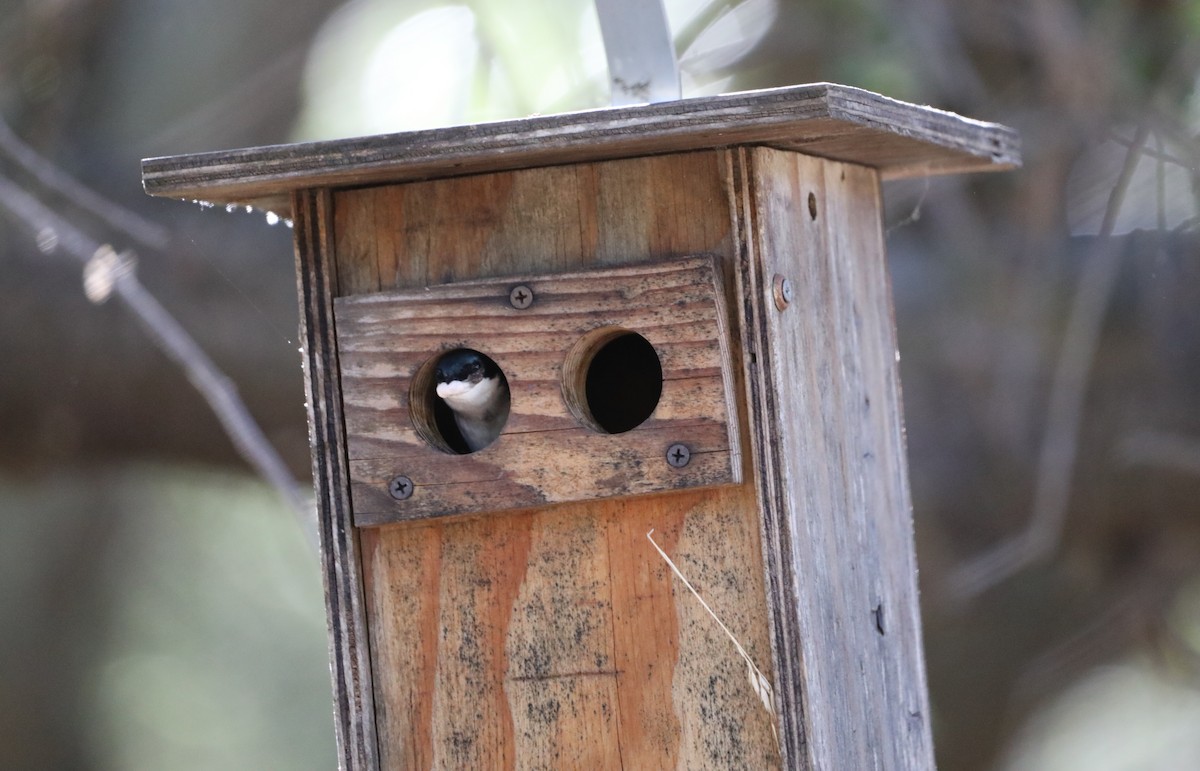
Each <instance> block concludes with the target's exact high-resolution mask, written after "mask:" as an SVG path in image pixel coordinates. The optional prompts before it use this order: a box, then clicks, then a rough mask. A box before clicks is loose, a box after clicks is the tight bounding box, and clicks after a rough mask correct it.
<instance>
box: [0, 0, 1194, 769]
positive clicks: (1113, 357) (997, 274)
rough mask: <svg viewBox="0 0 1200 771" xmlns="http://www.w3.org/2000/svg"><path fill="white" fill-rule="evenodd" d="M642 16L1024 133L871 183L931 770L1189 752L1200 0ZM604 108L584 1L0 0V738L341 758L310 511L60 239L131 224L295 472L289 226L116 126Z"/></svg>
mask: <svg viewBox="0 0 1200 771" xmlns="http://www.w3.org/2000/svg"><path fill="white" fill-rule="evenodd" d="M667 9H668V15H669V18H670V21H671V26H672V30H673V32H674V34H675V39H676V47H677V51H678V55H679V60H680V65H681V68H682V71H683V84H684V92H685V95H702V94H713V93H720V92H724V91H735V90H743V89H751V88H761V87H769V86H780V85H790V84H796V83H806V82H814V81H834V82H839V83H845V84H848V85H854V86H860V87H864V88H868V89H871V90H875V91H879V92H881V93H884V94H887V95H889V96H893V97H896V98H900V99H905V100H909V101H914V102H917V103H922V104H932V105H935V106H938V107H942V108H946V109H950V110H954V111H957V112H960V113H963V114H965V115H968V116H971V117H975V118H980V119H985V120H992V121H997V122H1001V123H1005V124H1007V125H1010V126H1013V127H1015V128H1017V129H1018V130H1019V131H1020V132H1021V134H1022V137H1023V140H1024V158H1025V165H1024V168H1023V169H1021V170H1019V171H1016V172H1012V173H1007V174H995V175H976V176H969V177H948V178H937V179H931V180H927V181H926V180H920V181H912V182H903V183H889V184H888V185H887V186H886V188H885V201H886V205H887V222H886V227H887V235H888V248H889V252H890V261H891V268H892V273H893V281H894V291H895V303H896V319H897V324H898V327H899V336H900V351H901V354H902V360H901V365H900V366H901V376H902V379H903V383H904V401H905V410H906V419H907V426H908V449H909V457H910V468H911V474H912V487H913V499H914V509H915V521H916V539H917V547H918V560H919V564H920V566H921V574H920V583H921V589H922V612H923V616H924V624H925V642H926V658H927V662H928V670H929V682H930V688H931V696H932V704H933V711H934V737H935V745H936V748H937V754H938V761H939V765H940V767H941V768H943V769H1101V770H1103V769H1192V768H1200V230H1198V228H1197V224H1198V220H1197V196H1198V193H1200V184H1198V182H1200V176H1198V175H1200V141H1198V139H1197V134H1198V131H1200V99H1198V98H1197V95H1196V89H1195V86H1196V80H1197V76H1198V75H1200V2H1187V1H1185V0H1009V1H1008V2H987V1H986V0H908V2H896V0H808V1H807V2H798V1H797V0H745V1H744V2H715V1H714V2H706V1H705V0H668V2H667ZM607 102H608V89H607V77H606V66H605V59H604V53H603V46H602V43H601V40H600V34H599V26H598V23H597V20H596V14H595V11H594V8H593V7H592V5H591V3H590V2H587V1H586V0H504V1H503V2H501V1H500V0H459V1H458V2H446V1H440V0H354V1H353V2H348V3H343V2H337V1H336V0H287V2H284V0H237V2H233V0H207V2H203V3H199V2H193V1H190V0H189V1H186V2H185V0H0V119H2V121H0V630H2V633H0V767H2V768H13V769H76V768H78V769H191V768H195V769H212V768H222V769H261V768H286V769H328V768H333V767H334V765H335V759H334V747H333V728H332V716H331V710H330V685H329V677H328V666H327V660H326V638H325V621H324V610H323V601H322V594H321V585H320V577H319V572H318V562H317V557H316V552H315V547H314V546H313V539H312V535H311V531H310V530H307V529H306V527H304V526H302V524H301V523H300V521H299V520H298V519H297V517H296V516H295V514H294V512H293V511H291V510H290V507H289V504H288V502H287V500H286V497H285V496H281V495H280V494H279V493H278V491H277V490H276V489H274V488H272V487H271V486H270V485H268V484H266V483H265V482H264V481H263V479H262V476H261V475H260V474H259V473H257V472H256V471H254V470H253V469H252V468H251V467H250V466H249V465H247V464H246V462H245V461H244V460H243V459H242V457H241V455H239V453H238V452H237V450H236V449H235V447H234V444H233V443H232V442H231V441H230V439H229V438H228V436H227V434H226V433H225V431H224V430H223V428H222V425H221V423H220V422H219V421H218V420H217V419H216V418H215V417H214V415H213V413H212V411H211V410H210V409H209V407H208V406H207V404H206V402H205V400H204V398H203V397H202V396H201V395H200V394H199V393H198V392H197V390H196V389H195V388H193V386H192V383H191V381H190V380H189V376H188V375H187V374H186V373H185V372H184V370H183V369H181V368H180V366H179V365H178V364H176V363H175V362H174V361H172V360H171V359H170V358H169V357H168V356H166V355H164V353H163V352H162V350H161V349H160V348H159V347H157V346H156V345H155V343H154V341H153V340H152V338H151V337H150V336H149V335H148V334H147V332H146V330H145V328H144V327H143V326H142V325H141V324H140V323H139V322H138V321H137V319H136V318H135V317H134V316H133V315H132V314H131V313H130V312H129V309H128V308H127V307H126V306H125V305H123V304H122V303H120V302H117V301H116V300H109V301H107V302H104V301H103V300H104V298H105V295H106V292H105V291H104V289H103V287H101V288H100V289H99V290H97V289H96V287H95V286H91V287H90V289H89V292H88V294H85V291H84V284H83V281H82V277H83V268H82V262H81V261H80V260H79V259H77V258H76V256H73V255H72V253H71V239H72V238H75V239H76V240H78V239H79V238H82V239H85V240H84V241H83V243H99V244H111V245H112V247H113V251H114V253H124V252H125V251H126V250H132V251H134V252H136V254H137V258H136V259H137V263H136V265H137V276H138V278H139V279H140V281H141V282H142V284H144V285H145V287H146V288H147V289H148V290H149V292H150V293H152V294H153V295H154V296H155V297H156V298H157V299H158V301H159V302H161V304H162V305H163V306H164V307H165V308H166V309H167V311H168V312H169V313H170V314H172V315H173V316H174V317H175V318H177V319H178V321H179V323H180V324H181V325H182V327H183V328H184V329H185V330H186V331H187V332H188V333H190V334H191V335H192V336H193V337H194V338H195V340H196V341H197V342H198V343H199V344H200V346H201V348H202V349H203V350H204V351H205V352H206V353H207V355H208V356H209V357H211V358H212V360H213V361H214V362H215V364H216V366H217V367H219V368H220V369H221V370H223V371H224V372H225V373H226V374H227V375H228V376H229V378H230V379H231V381H232V383H233V384H234V385H235V386H236V389H237V391H238V392H239V393H240V395H241V397H242V398H243V399H244V401H245V402H246V404H247V405H248V408H249V410H250V413H251V414H252V415H253V418H254V421H255V422H256V423H257V424H258V426H259V427H260V428H261V431H262V433H263V436H264V437H265V439H266V440H267V441H268V442H269V443H270V445H272V446H273V447H274V448H275V451H276V452H277V453H278V454H279V456H280V457H281V458H282V461H283V467H284V468H285V469H287V470H289V471H290V474H291V476H293V477H294V478H295V480H296V482H295V484H296V489H298V490H304V489H305V488H306V486H307V485H308V484H309V460H308V442H307V433H306V426H305V422H304V406H303V387H302V373H301V369H300V356H299V353H298V352H297V348H298V345H299V343H298V339H297V333H296V325H297V310H296V300H295V279H294V276H293V263H292V252H291V236H292V234H291V231H290V230H289V229H288V227H287V223H286V222H278V221H276V220H275V219H273V218H272V219H268V218H266V217H264V215H263V213H262V212H252V213H247V212H244V211H241V210H239V211H236V212H226V211H224V210H222V209H212V208H202V207H200V206H197V205H194V204H190V203H179V202H174V201H162V200H156V199H150V198H148V197H146V196H144V195H143V194H142V191H141V185H140V172H139V163H138V162H139V159H141V158H143V157H149V156H156V155H170V154H178V153H189V152H196V151H203V150H215V149H227V148H234V147H241V146H249V145H261V144H273V143H280V142H289V141H296V140H303V139H318V138H334V137H344V136H351V135H359V134H368V133H378V132H387V131H396V130H406V129H415V128H424V127H432V126H438V125H447V124H457V123H464V122H474V121H483V120H494V119H498V118H506V117H521V116H525V115H529V114H532V113H543V114H545V113H551V112H556V111H564V110H573V109H582V108H588V107H596V106H602V105H604V104H606V103H607ZM80 186H86V188H82V187H80ZM31 201H32V202H33V203H30V202H31ZM87 239H90V241H89V240H87Z"/></svg>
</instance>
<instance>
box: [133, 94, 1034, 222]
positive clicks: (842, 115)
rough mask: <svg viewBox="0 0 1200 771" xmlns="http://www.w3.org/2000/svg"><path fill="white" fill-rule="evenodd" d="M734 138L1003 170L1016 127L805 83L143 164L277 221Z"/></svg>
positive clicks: (896, 163)
mask: <svg viewBox="0 0 1200 771" xmlns="http://www.w3.org/2000/svg"><path fill="white" fill-rule="evenodd" d="M739 145H766V146H770V147H775V148H779V149H787V150H795V151H798V152H803V153H806V154H808V155H813V156H817V157H822V158H829V159H832V160H838V161H845V162H849V163H857V164H860V165H864V166H869V167H873V168H876V169H878V170H879V171H880V174H881V175H882V177H883V178H884V179H897V178H904V177H918V176H929V175H936V174H954V173H964V172H976V171H1003V170H1008V169H1012V168H1014V167H1016V166H1019V165H1020V163H1021V151H1020V138H1019V137H1018V135H1017V133H1016V132H1015V131H1014V130H1012V129H1010V128H1008V127H1006V126H1002V125H999V124H996V123H986V122H983V121H978V120H973V119H970V118H964V117H962V116H960V115H956V114H954V113H951V112H946V111H944V110H939V109H936V108H933V107H927V106H921V105H915V104H911V103H907V102H902V101H899V100H896V99H891V98H889V97H885V96H881V95H879V94H875V93H872V92H870V91H865V90H862V89H858V88H852V87H849V86H839V85H835V84H831V83H815V84H809V85H801V86H788V87H784V88H773V89H764V90H759V91H746V92H740V93H733V94H721V95H719V96H706V97H697V98H691V99H681V100H678V101H673V102H661V103H657V104H644V105H635V106H631V107H615V108H604V109H598V110H588V111H583V112H574V113H566V114H560V115H539V116H534V117H530V118H521V119H517V120H505V121H497V122H492V123H478V124H470V125H465V126H451V127H447V128H437V129H427V130H422V131H410V132H403V133H397V134H382V135H376V136H366V137H356V138H351V139H336V140H325V141H319V142H305V143H297V144H286V145H270V146H265V147H251V148H244V149H238V150H224V151H217V152H206V153H196V154H191V155H176V156H168V157H160V158H148V159H146V160H143V161H142V181H143V185H144V186H145V189H146V192H147V193H148V194H150V195H154V196H162V197H170V198H181V199H185V200H195V201H202V202H207V203H211V204H214V205H237V206H252V207H255V208H258V209H262V210H265V211H271V212H275V213H277V214H279V215H281V216H289V215H290V211H291V204H290V201H291V194H292V192H294V191H296V190H302V189H311V188H338V187H357V186H363V185H377V184H388V183H397V182H409V181H415V180H424V179H436V178H439V177H452V176H461V175H465V174H479V173H486V172H493V171H507V170H513V169H519V168H531V167H537V166H553V165H561V164H568V163H585V162H591V161H603V160H612V159H616V158H626V157H635V156H646V155H660V154H664V153H674V152H687V151H695V150H706V149H714V148H723V147H732V146H739Z"/></svg>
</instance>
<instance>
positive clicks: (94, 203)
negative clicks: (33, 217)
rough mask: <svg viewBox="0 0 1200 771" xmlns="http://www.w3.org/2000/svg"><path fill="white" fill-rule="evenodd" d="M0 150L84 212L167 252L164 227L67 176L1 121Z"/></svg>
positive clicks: (167, 238)
mask: <svg viewBox="0 0 1200 771" xmlns="http://www.w3.org/2000/svg"><path fill="white" fill-rule="evenodd" d="M0 150H2V151H3V152H4V154H5V155H7V156H8V157H9V158H11V159H12V160H13V161H15V162H16V163H17V165H19V166H20V167H21V168H22V169H24V170H25V171H26V172H27V173H29V174H31V175H33V177H34V178H35V179H36V180H37V181H38V182H39V183H40V184H42V185H43V186H45V187H46V188H49V189H50V190H54V191H55V192H58V193H60V194H62V195H63V196H65V197H66V198H68V199H69V200H70V201H72V202H73V203H75V205H77V206H79V207H80V208H81V209H84V210H85V211H88V212H91V213H92V214H93V215H95V216H96V217H99V218H100V219H101V220H103V221H104V222H106V223H107V224H108V225H109V226H110V227H113V228H115V229H116V230H119V231H121V232H122V233H125V234H126V235H127V236H129V237H130V238H131V239H133V240H134V241H137V242H138V243H139V244H141V245H142V246H147V247H149V248H151V249H165V248H166V247H167V244H168V243H170V240H171V238H170V235H169V234H168V232H167V230H166V228H163V227H161V226H160V225H157V224H155V223H153V222H150V221H149V220H147V219H145V218H144V217H141V216H139V215H138V214H136V213H135V212H131V211H129V210H128V209H125V208H124V207H121V206H118V205H117V204H115V203H113V202H112V201H110V200H108V199H107V198H105V197H104V196H102V195H99V194H98V193H96V192H95V191H94V190H92V189H90V188H88V187H86V186H85V185H83V184H81V183H80V182H79V181H78V180H76V179H75V178H74V177H72V176H70V175H69V174H66V173H64V172H63V171H62V170H61V169H59V168H58V167H57V166H55V165H54V164H53V163H51V162H50V161H48V160H46V159H45V158H43V157H42V156H41V155H38V153H37V152H36V151H35V150H34V149H33V148H32V147H30V146H29V145H27V144H25V143H24V142H22V141H21V138H20V137H18V136H17V135H16V133H15V132H14V131H13V130H12V128H11V127H10V126H9V125H8V123H6V122H5V121H4V120H3V119H0Z"/></svg>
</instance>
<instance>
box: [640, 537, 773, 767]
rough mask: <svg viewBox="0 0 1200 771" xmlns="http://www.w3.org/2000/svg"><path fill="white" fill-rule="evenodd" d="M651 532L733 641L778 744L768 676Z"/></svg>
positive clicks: (662, 554)
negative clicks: (769, 720)
mask: <svg viewBox="0 0 1200 771" xmlns="http://www.w3.org/2000/svg"><path fill="white" fill-rule="evenodd" d="M653 534H654V529H653V528H651V530H650V532H649V533H646V540H647V541H649V542H650V544H651V545H652V546H654V549H655V551H657V552H658V554H659V556H660V557H662V558H663V560H664V561H665V562H666V563H667V565H668V566H670V568H671V572H673V573H674V574H675V575H676V576H677V577H678V578H679V580H680V581H682V582H683V585H684V586H686V587H687V589H688V591H689V592H691V593H692V596H693V597H695V598H696V599H697V600H699V601H700V604H701V605H702V606H703V607H704V609H705V610H706V611H708V615H710V616H712V620H713V621H716V622H717V626H719V627H721V631H722V632H724V633H725V636H726V637H728V638H729V640H730V642H732V643H733V647H734V648H736V649H737V652H738V655H739V656H741V657H742V659H743V660H744V661H745V662H746V668H747V674H748V675H749V676H750V687H751V688H752V689H753V690H754V693H755V694H756V695H757V696H758V698H759V700H760V701H761V702H762V705H763V707H764V708H765V709H766V710H767V713H768V714H769V715H770V716H771V734H772V735H773V736H775V742H776V744H778V742H779V735H778V734H777V733H776V731H775V690H774V689H773V688H772V687H771V680H770V678H768V677H767V676H766V675H764V674H763V673H762V670H761V669H759V668H758V666H757V665H756V664H755V663H754V659H752V658H750V654H749V653H747V652H746V649H745V648H743V647H742V644H741V643H740V642H738V639H737V637H734V635H733V632H731V631H729V627H727V626H725V623H724V622H723V621H721V619H720V618H719V617H718V616H717V614H716V613H715V612H714V611H713V609H712V608H711V607H709V605H708V603H707V602H705V601H704V598H703V597H701V596H700V592H698V591H696V587H694V586H692V582H691V581H689V580H687V577H686V576H685V575H684V574H683V572H682V571H680V569H679V568H678V566H676V565H675V562H674V561H673V560H672V559H671V558H670V557H668V556H667V553H666V552H665V551H663V548H662V547H661V546H659V545H658V542H657V541H655V540H654V539H653V538H652V537H651V536H652V535H653Z"/></svg>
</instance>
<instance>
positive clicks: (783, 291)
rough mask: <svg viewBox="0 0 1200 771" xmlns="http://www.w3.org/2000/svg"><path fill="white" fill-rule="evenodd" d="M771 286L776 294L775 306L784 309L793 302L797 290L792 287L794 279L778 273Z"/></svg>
mask: <svg viewBox="0 0 1200 771" xmlns="http://www.w3.org/2000/svg"><path fill="white" fill-rule="evenodd" d="M771 288H772V290H773V292H774V294H775V307H776V308H778V309H779V310H784V309H785V308H787V307H788V306H789V305H791V303H792V298H793V297H794V296H795V292H796V290H795V289H793V288H792V280H791V279H790V278H785V277H783V276H781V275H779V274H778V273H776V274H775V278H773V279H772V280H771Z"/></svg>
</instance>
